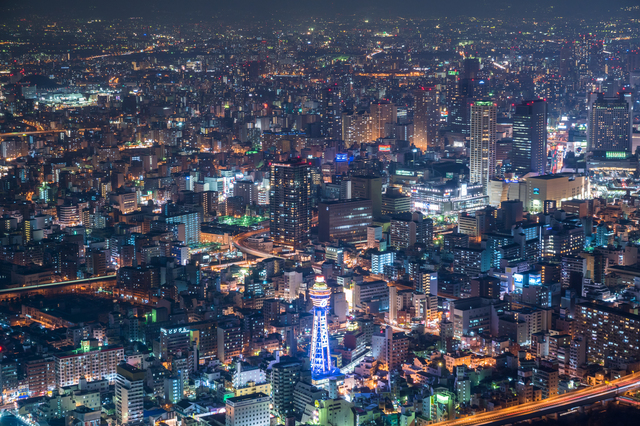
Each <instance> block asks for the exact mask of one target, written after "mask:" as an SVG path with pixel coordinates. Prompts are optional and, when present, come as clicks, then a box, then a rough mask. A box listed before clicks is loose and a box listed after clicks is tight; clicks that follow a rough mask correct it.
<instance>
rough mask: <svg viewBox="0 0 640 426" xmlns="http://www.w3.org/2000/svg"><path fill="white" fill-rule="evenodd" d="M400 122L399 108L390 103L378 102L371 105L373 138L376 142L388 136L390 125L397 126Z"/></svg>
mask: <svg viewBox="0 0 640 426" xmlns="http://www.w3.org/2000/svg"><path fill="white" fill-rule="evenodd" d="M397 120H398V109H397V107H396V106H395V105H394V104H392V103H389V102H377V103H373V104H371V121H372V130H371V137H372V138H373V139H374V140H375V139H378V138H384V137H386V136H387V132H386V130H385V129H386V127H387V125H388V124H395V123H396V121H397Z"/></svg>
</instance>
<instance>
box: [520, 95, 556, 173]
mask: <svg viewBox="0 0 640 426" xmlns="http://www.w3.org/2000/svg"><path fill="white" fill-rule="evenodd" d="M511 157H512V158H511V166H512V168H513V171H514V172H515V173H516V175H518V176H524V175H526V174H527V173H530V172H533V173H537V174H538V175H544V174H545V173H546V167H547V102H546V101H544V100H536V101H528V102H525V103H523V104H522V105H518V106H516V113H515V115H514V116H513V145H512V151H511Z"/></svg>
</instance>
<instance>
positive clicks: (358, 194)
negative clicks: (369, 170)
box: [351, 175, 382, 218]
mask: <svg viewBox="0 0 640 426" xmlns="http://www.w3.org/2000/svg"><path fill="white" fill-rule="evenodd" d="M351 196H352V197H353V198H364V199H366V200H371V207H372V209H373V210H372V213H373V217H374V218H377V217H380V212H381V209H382V178H380V177H377V176H362V175H356V176H352V177H351Z"/></svg>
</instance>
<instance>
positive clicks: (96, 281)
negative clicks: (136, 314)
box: [0, 275, 116, 302]
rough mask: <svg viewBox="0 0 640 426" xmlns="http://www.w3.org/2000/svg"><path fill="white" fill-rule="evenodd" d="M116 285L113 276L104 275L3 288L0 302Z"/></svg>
mask: <svg viewBox="0 0 640 426" xmlns="http://www.w3.org/2000/svg"><path fill="white" fill-rule="evenodd" d="M115 285H116V276H115V275H104V276H101V277H95V278H85V279H81V280H70V281H57V282H52V283H43V284H32V285H26V286H23V287H12V288H3V289H1V290H0V301H3V302H8V301H11V300H17V299H20V298H22V297H30V296H36V295H39V294H40V295H53V294H61V293H74V292H77V293H81V292H84V291H87V290H89V289H91V290H95V291H97V290H98V289H100V288H103V289H108V288H112V287H114V286H115Z"/></svg>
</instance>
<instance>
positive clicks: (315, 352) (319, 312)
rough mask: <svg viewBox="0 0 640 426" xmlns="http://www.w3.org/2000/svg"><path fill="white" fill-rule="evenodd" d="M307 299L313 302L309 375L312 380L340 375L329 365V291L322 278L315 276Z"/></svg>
mask: <svg viewBox="0 0 640 426" xmlns="http://www.w3.org/2000/svg"><path fill="white" fill-rule="evenodd" d="M309 297H310V298H311V301H312V302H313V331H312V337H311V353H310V354H309V356H310V359H311V374H312V377H313V379H314V380H321V379H323V378H326V377H328V376H331V375H336V374H339V373H340V370H338V369H337V368H334V367H333V366H332V364H331V351H330V349H329V325H328V323H327V313H328V312H329V301H330V299H331V289H330V288H329V287H327V285H326V284H325V282H324V277H323V276H320V275H319V276H317V277H316V282H315V284H314V285H313V287H312V288H311V290H309Z"/></svg>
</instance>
